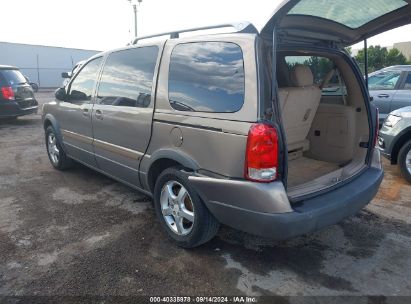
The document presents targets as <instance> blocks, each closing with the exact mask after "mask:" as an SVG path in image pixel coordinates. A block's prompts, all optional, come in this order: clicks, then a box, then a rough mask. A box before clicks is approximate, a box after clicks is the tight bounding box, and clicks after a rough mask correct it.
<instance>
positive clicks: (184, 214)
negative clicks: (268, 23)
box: [154, 168, 219, 248]
mask: <svg viewBox="0 0 411 304" xmlns="http://www.w3.org/2000/svg"><path fill="white" fill-rule="evenodd" d="M154 207H155V210H156V214H157V217H158V218H159V220H160V223H161V225H162V227H163V228H164V229H165V230H166V232H167V234H168V235H169V237H170V238H171V239H172V240H173V241H174V242H175V243H176V244H177V245H178V246H180V247H184V248H193V247H197V246H200V245H202V244H204V243H206V242H208V241H209V240H211V239H212V238H213V237H214V236H215V235H216V233H217V232H218V228H219V223H218V221H217V220H216V219H215V218H214V216H213V215H212V214H211V213H210V212H209V211H208V209H207V208H206V206H205V205H204V203H203V202H202V201H201V198H200V197H199V195H198V193H197V192H196V191H195V189H194V188H193V187H192V186H191V185H190V183H189V181H188V179H187V177H186V176H185V175H184V174H183V173H181V172H180V171H179V170H178V169H177V168H169V169H166V170H165V171H164V172H162V173H161V174H160V176H159V177H158V179H157V181H156V185H155V188H154Z"/></svg>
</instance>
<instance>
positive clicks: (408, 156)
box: [398, 140, 411, 184]
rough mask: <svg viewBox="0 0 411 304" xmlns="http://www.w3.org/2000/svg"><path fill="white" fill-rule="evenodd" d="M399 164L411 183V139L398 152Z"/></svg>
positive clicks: (402, 172)
mask: <svg viewBox="0 0 411 304" xmlns="http://www.w3.org/2000/svg"><path fill="white" fill-rule="evenodd" d="M398 165H399V167H400V171H401V174H402V176H403V177H404V178H405V179H406V180H407V182H409V183H410V184H411V140H410V141H408V142H406V143H405V144H404V145H403V146H402V148H401V150H400V152H399V153H398ZM407 165H408V167H407Z"/></svg>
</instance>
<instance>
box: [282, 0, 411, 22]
mask: <svg viewBox="0 0 411 304" xmlns="http://www.w3.org/2000/svg"><path fill="white" fill-rule="evenodd" d="M406 5H408V3H407V2H405V1H403V0H390V1H387V0H362V1H358V0H344V1H342V0H338V1H329V0H301V1H300V2H299V3H298V4H297V5H296V6H294V8H293V9H291V10H290V12H289V13H288V15H307V16H313V17H320V18H324V19H328V20H332V21H335V22H338V23H340V24H343V25H345V26H348V27H350V28H359V27H361V26H363V25H364V24H366V23H368V22H370V21H372V20H373V19H376V18H378V17H381V16H383V15H385V14H388V13H390V12H392V11H395V10H397V9H399V8H402V7H404V6H406Z"/></svg>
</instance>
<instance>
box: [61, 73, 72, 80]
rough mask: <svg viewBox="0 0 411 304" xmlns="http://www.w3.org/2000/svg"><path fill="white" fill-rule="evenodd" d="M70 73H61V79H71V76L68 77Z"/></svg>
mask: <svg viewBox="0 0 411 304" xmlns="http://www.w3.org/2000/svg"><path fill="white" fill-rule="evenodd" d="M70 74H71V73H68V72H63V73H61V77H62V78H66V79H67V78H71V75H70Z"/></svg>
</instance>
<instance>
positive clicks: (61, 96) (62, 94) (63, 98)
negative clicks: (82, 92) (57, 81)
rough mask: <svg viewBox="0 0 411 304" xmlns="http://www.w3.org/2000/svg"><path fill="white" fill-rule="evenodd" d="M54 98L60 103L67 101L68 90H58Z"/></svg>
mask: <svg viewBox="0 0 411 304" xmlns="http://www.w3.org/2000/svg"><path fill="white" fill-rule="evenodd" d="M54 96H55V97H56V99H57V100H59V101H66V98H67V94H66V89H65V88H58V89H57V90H56V91H55V92H54Z"/></svg>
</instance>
